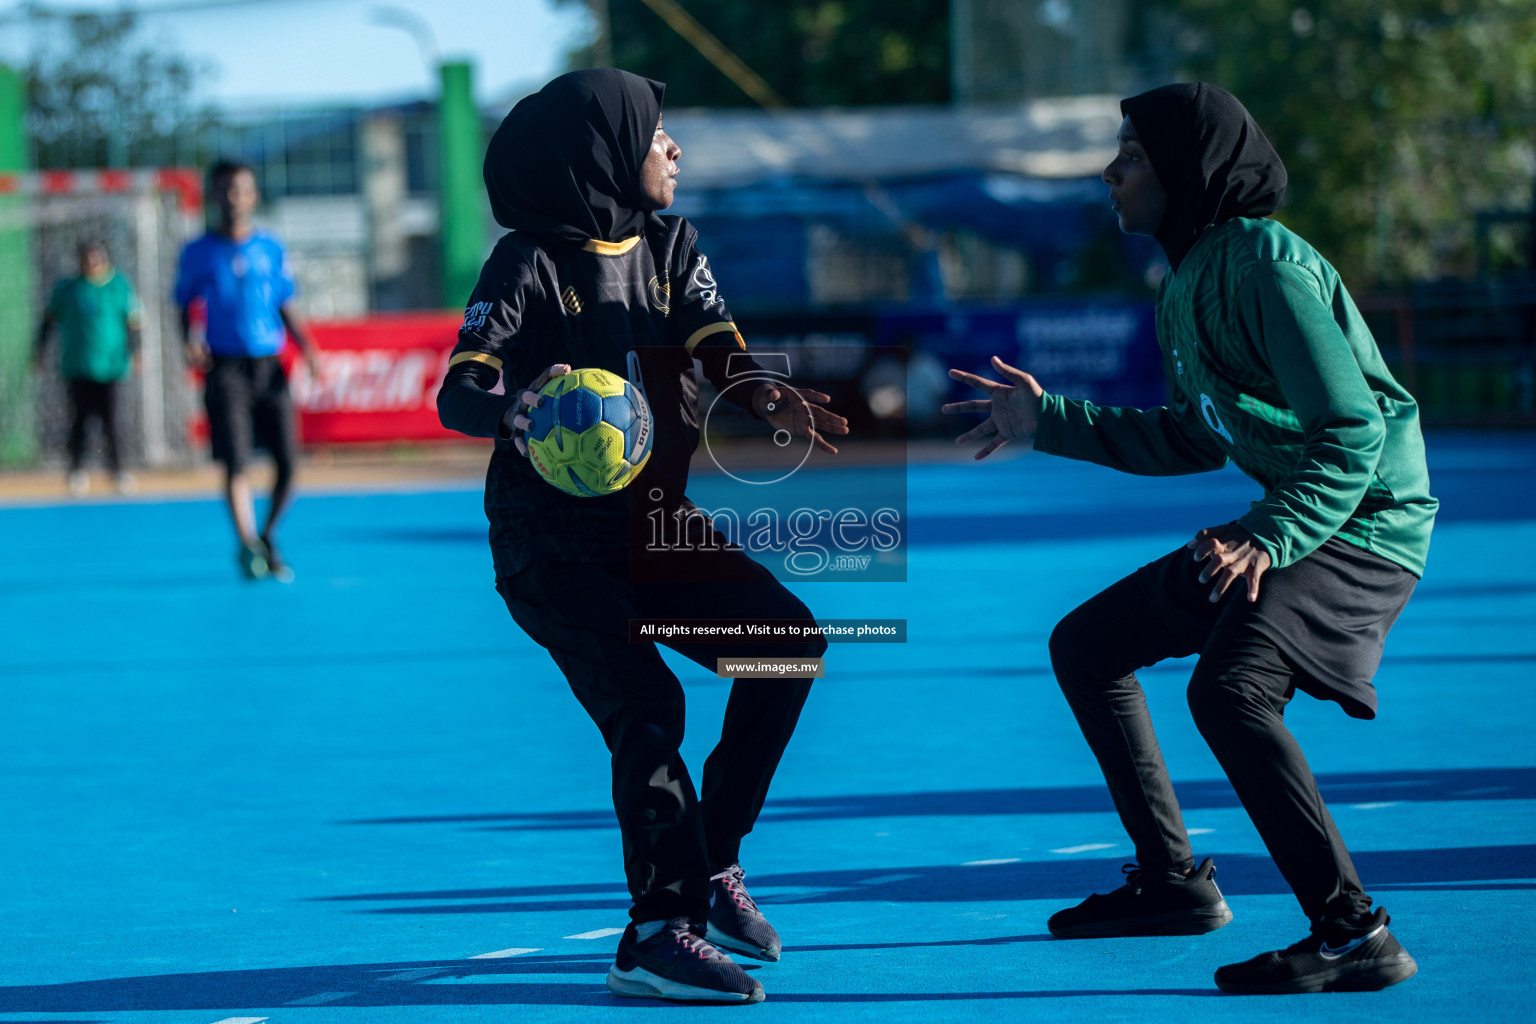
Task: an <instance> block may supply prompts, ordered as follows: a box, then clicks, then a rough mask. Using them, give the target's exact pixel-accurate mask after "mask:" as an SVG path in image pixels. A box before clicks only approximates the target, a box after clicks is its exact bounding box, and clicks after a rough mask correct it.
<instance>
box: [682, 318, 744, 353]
mask: <svg viewBox="0 0 1536 1024" xmlns="http://www.w3.org/2000/svg"><path fill="white" fill-rule="evenodd" d="M721 331H730V332H731V333H732V334H734V335H736V344H737V345H740V346H741V350H742V351H743V352H745V351H746V350H747V343H746V342H744V341H742V340H741V332H740V331H738V330H737V329H736V325H735V324H733V323H719V324H710V325H709V326H708V327H700V328H699V329H698V330H696V331H694V332H693V334H692V335H691V336H690V337H689V338H688V340H687V341H685V342H683V348H685V349H687V351H688V354H689V355H693V350H694V349H696V348H698V347H699V342H701V341H703V340H704V339H705V338H707V337H709V336H710V335H711V334H719V333H720V332H721Z"/></svg>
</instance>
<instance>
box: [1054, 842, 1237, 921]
mask: <svg viewBox="0 0 1536 1024" xmlns="http://www.w3.org/2000/svg"><path fill="white" fill-rule="evenodd" d="M1120 870H1121V871H1123V872H1124V873H1125V884H1124V885H1122V886H1121V887H1120V888H1118V889H1116V890H1115V891H1114V892H1112V893H1108V894H1106V895H1101V894H1099V893H1094V894H1093V895H1092V896H1089V897H1088V898H1087V899H1086V900H1084V901H1083V902H1081V903H1079V904H1078V905H1077V906H1075V907H1068V908H1067V909H1066V910H1062V911H1059V912H1057V913H1055V914H1052V915H1051V919H1050V920H1049V921H1048V922H1046V927H1048V928H1050V930H1051V934H1052V935H1054V936H1056V937H1057V938H1058V939H1108V938H1124V937H1126V936H1132V935H1204V934H1205V933H1206V932H1213V931H1215V930H1216V929H1217V928H1220V927H1221V926H1222V925H1224V924H1226V923H1227V922H1229V921H1231V920H1232V911H1231V910H1230V909H1228V907H1227V901H1226V900H1224V899H1222V898H1221V890H1220V889H1218V888H1216V865H1215V864H1212V863H1211V858H1209V857H1207V858H1205V860H1203V861H1201V862H1200V866H1199V867H1198V868H1196V869H1195V872H1194V874H1192V875H1190V876H1189V877H1188V878H1181V879H1173V878H1157V879H1154V878H1148V877H1147V876H1146V875H1145V874H1144V873H1143V872H1142V871H1141V870H1140V869H1139V868H1137V867H1136V865H1135V864H1127V865H1125V866H1124V867H1123V868H1121V869H1120Z"/></svg>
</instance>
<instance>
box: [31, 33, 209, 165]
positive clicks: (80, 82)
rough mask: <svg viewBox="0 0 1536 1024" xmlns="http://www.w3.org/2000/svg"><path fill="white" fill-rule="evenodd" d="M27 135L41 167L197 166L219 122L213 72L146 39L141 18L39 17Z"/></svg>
mask: <svg viewBox="0 0 1536 1024" xmlns="http://www.w3.org/2000/svg"><path fill="white" fill-rule="evenodd" d="M31 13H32V24H33V28H34V34H33V38H34V40H35V45H34V49H33V53H32V58H31V61H30V63H29V66H28V68H27V129H28V134H29V135H30V136H31V137H32V140H33V146H34V148H35V159H36V161H37V166H38V167H40V168H50V167H114V166H116V167H127V166H153V165H157V164H169V163H174V162H178V161H190V160H192V159H194V158H195V152H194V147H195V140H196V138H197V137H198V135H199V134H201V133H202V132H204V131H205V130H206V129H208V128H209V127H211V126H212V125H213V124H214V123H216V121H217V115H216V114H215V112H214V111H213V109H212V108H211V107H209V106H207V105H203V104H199V102H198V100H197V87H198V86H199V85H200V84H201V82H202V81H203V80H204V79H205V78H206V77H207V75H208V71H207V69H205V68H203V67H201V66H199V65H197V64H195V63H193V62H192V61H190V60H188V59H187V58H185V57H183V56H180V55H178V54H174V53H166V52H163V51H161V50H159V49H157V48H155V47H154V46H151V45H149V44H147V43H146V42H144V41H143V40H142V38H141V37H140V33H139V27H138V20H137V17H136V16H135V15H134V14H133V13H132V12H131V11H124V12H122V13H118V14H72V15H68V16H58V15H52V14H45V13H42V12H40V11H37V10H33V11H32V12H31Z"/></svg>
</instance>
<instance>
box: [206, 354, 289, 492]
mask: <svg viewBox="0 0 1536 1024" xmlns="http://www.w3.org/2000/svg"><path fill="white" fill-rule="evenodd" d="M203 402H204V404H205V405H206V406H207V408H208V430H209V433H210V434H211V435H212V440H213V457H214V460H215V461H218V462H222V463H224V465H225V467H226V468H227V469H228V470H229V472H230V473H231V474H232V475H233V474H236V473H242V472H244V471H245V467H246V466H247V465H248V464H249V463H250V461H251V452H252V450H253V449H254V448H265V449H266V450H267V451H269V452H271V453H272V458H273V461H275V462H276V463H277V469H278V473H279V474H284V473H286V472H289V471H291V470H292V467H293V463H294V460H295V457H296V454H297V449H298V430H297V425H296V424H295V422H294V414H293V398H292V397H291V396H290V395H289V394H288V375H287V374H286V373H285V372H283V364H282V362H281V361H280V360H279V359H278V357H277V356H251V357H246V356H214V357H213V361H212V365H210V366H209V368H208V376H207V380H206V383H205V387H204V390H203Z"/></svg>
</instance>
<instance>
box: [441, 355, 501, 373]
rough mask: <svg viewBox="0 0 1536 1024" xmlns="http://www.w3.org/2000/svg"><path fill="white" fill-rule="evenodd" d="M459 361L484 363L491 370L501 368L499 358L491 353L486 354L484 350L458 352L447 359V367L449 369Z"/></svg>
mask: <svg viewBox="0 0 1536 1024" xmlns="http://www.w3.org/2000/svg"><path fill="white" fill-rule="evenodd" d="M460 363H484V364H485V365H486V366H489V367H490V368H491V369H493V370H497V371H500V370H501V360H500V359H497V358H496V357H495V356H493V355H487V354H486V353H484V352H460V353H459V354H458V355H456V356H454V357H453V358H452V359H450V360H448V369H450V370H451V369H453V368H454V367H455V366H458V365H459V364H460Z"/></svg>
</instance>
